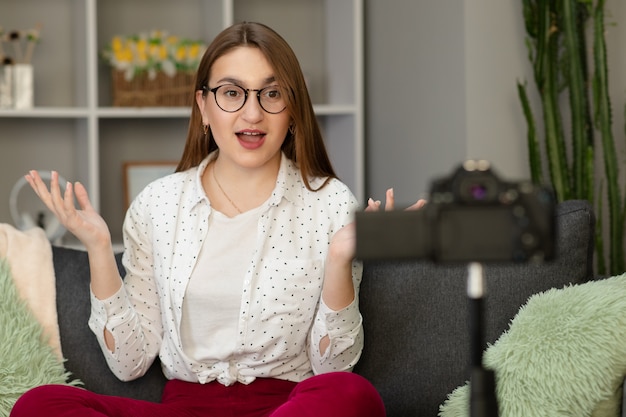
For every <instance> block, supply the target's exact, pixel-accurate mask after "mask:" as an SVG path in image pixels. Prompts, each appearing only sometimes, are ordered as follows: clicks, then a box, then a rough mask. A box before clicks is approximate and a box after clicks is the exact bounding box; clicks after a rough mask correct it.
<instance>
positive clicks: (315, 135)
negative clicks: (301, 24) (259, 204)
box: [176, 22, 337, 190]
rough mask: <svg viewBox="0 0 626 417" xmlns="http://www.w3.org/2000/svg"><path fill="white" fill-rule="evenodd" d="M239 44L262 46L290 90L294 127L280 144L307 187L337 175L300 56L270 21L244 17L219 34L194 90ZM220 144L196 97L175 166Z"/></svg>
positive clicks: (190, 164) (280, 81)
mask: <svg viewBox="0 0 626 417" xmlns="http://www.w3.org/2000/svg"><path fill="white" fill-rule="evenodd" d="M239 46H252V47H255V48H258V49H259V50H260V51H261V52H262V53H263V54H264V55H265V57H266V59H267V60H268V62H269V63H270V65H271V66H272V68H273V69H274V72H275V74H274V76H275V78H276V81H277V82H278V84H279V85H281V86H283V87H285V88H286V89H287V91H288V92H289V94H288V96H287V111H289V114H290V115H291V117H292V125H293V126H292V128H290V132H288V133H287V136H286V137H285V140H284V142H283V144H282V147H281V149H282V151H283V152H284V153H285V155H287V157H288V158H289V159H291V160H292V161H294V162H295V163H296V165H297V166H298V167H299V169H300V173H301V175H302V178H303V180H304V183H305V185H306V187H307V188H308V189H310V190H311V189H312V188H311V185H310V183H309V179H310V178H311V177H329V178H336V177H337V175H336V174H335V171H334V169H333V167H332V165H331V163H330V159H329V158H328V153H327V152H326V147H325V146H324V140H323V138H322V134H321V131H320V128H319V125H318V123H317V118H316V116H315V113H314V111H313V105H312V104H311V99H310V97H309V92H308V91H307V88H306V84H305V81H304V76H303V74H302V69H301V68H300V64H299V62H298V59H297V58H296V55H295V53H294V52H293V50H292V49H291V47H290V46H289V44H288V43H287V42H286V41H285V40H284V39H283V38H282V37H281V36H280V35H279V34H278V33H276V32H275V31H274V30H272V29H270V28H269V27H268V26H265V25H263V24H261V23H253V22H243V23H238V24H235V25H233V26H230V27H229V28H227V29H225V30H223V31H222V32H221V33H220V34H219V35H217V37H216V38H215V39H214V40H213V42H212V43H211V44H210V45H209V47H208V48H207V51H206V52H205V54H204V56H203V57H202V61H201V62H200V66H199V67H198V72H197V74H196V82H195V89H194V90H195V91H198V90H204V89H205V88H206V87H207V86H208V82H209V77H210V72H211V68H212V66H213V63H214V62H215V61H216V60H217V59H218V58H220V57H222V56H223V55H225V54H227V53H228V52H230V51H231V50H232V49H233V48H236V47H239ZM204 94H206V93H204ZM194 96H195V95H194ZM216 149H217V144H216V143H215V140H214V139H213V134H212V133H211V130H210V129H209V133H208V134H206V135H205V133H204V130H203V126H202V116H201V114H200V110H199V109H198V106H197V105H196V103H195V100H194V104H193V108H192V110H191V118H190V120H189V130H188V133H187V141H186V142H185V149H184V151H183V156H182V157H181V160H180V162H179V164H178V167H177V168H176V171H184V170H187V169H189V168H191V167H194V166H197V165H199V164H200V162H202V160H203V159H204V158H205V157H206V156H207V155H208V154H209V153H211V152H212V151H214V150H216Z"/></svg>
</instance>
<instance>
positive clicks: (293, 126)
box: [289, 123, 296, 136]
mask: <svg viewBox="0 0 626 417" xmlns="http://www.w3.org/2000/svg"><path fill="white" fill-rule="evenodd" d="M289 133H291V136H295V135H296V125H295V124H294V123H292V124H290V125H289Z"/></svg>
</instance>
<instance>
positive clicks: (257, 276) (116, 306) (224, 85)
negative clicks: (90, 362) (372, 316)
mask: <svg viewBox="0 0 626 417" xmlns="http://www.w3.org/2000/svg"><path fill="white" fill-rule="evenodd" d="M195 90H196V93H195V105H194V107H193V111H192V114H191V120H190V126H189V132H188V136H187V142H186V144H185V149H184V152H183V156H182V158H181V161H180V164H179V166H178V169H177V172H176V173H175V174H172V175H170V176H168V177H165V178H163V179H160V180H157V181H155V182H153V183H152V184H150V185H149V186H148V187H146V189H145V190H143V191H142V192H141V193H140V195H139V196H138V197H137V198H136V199H135V201H134V202H133V203H132V205H131V207H130V208H129V210H128V212H127V215H126V219H125V222H124V229H123V230H124V245H125V252H124V256H123V262H124V266H125V268H126V272H127V275H126V278H125V279H124V280H122V279H121V278H120V276H119V274H118V271H117V268H116V264H115V260H114V256H113V250H112V245H111V237H110V233H109V230H108V227H107V226H106V224H105V223H104V221H103V219H102V218H101V217H100V216H99V215H98V214H97V213H96V212H95V210H94V209H93V207H92V206H91V204H90V202H89V198H88V196H87V192H86V190H85V188H84V187H83V186H82V185H81V184H80V183H75V184H73V185H72V184H68V185H67V187H66V189H65V191H64V192H62V191H61V190H60V188H59V184H58V175H57V174H56V173H53V176H52V178H53V179H52V181H51V185H50V189H49V190H48V188H47V187H46V185H45V184H44V183H43V182H42V180H41V178H39V176H38V175H37V173H36V171H32V172H31V173H29V175H27V179H28V181H29V182H30V184H31V186H32V187H33V189H34V190H35V192H36V193H37V195H38V196H39V197H40V198H41V199H42V200H43V201H44V203H45V204H46V205H47V206H48V207H49V208H50V210H52V211H53V212H54V213H55V214H56V216H57V217H58V218H59V219H60V221H61V222H62V223H63V225H64V226H65V227H66V228H67V229H68V230H69V231H70V232H72V233H73V234H74V235H76V236H77V237H78V238H79V239H80V241H81V242H82V243H83V244H84V246H85V248H86V250H87V252H88V253H89V262H90V269H91V290H92V313H91V317H90V320H89V325H90V327H91V329H92V330H93V331H94V333H95V335H96V337H97V338H98V340H99V342H100V345H101V347H102V351H103V353H104V355H105V357H106V360H107V362H108V364H109V366H110V368H111V370H112V371H113V373H114V374H115V375H116V376H117V377H118V378H120V379H121V380H133V379H136V378H139V377H141V376H142V375H143V374H144V373H145V372H146V371H147V370H148V368H149V367H150V366H151V364H152V363H153V361H154V359H155V357H156V356H157V355H158V356H159V357H160V360H161V363H162V367H163V372H164V373H165V375H166V377H167V378H168V379H169V382H168V383H167V385H166V387H165V390H164V394H163V399H162V403H160V404H154V403H148V402H143V401H137V400H131V399H127V398H117V397H105V396H101V395H97V394H94V393H91V392H88V391H86V390H83V389H78V388H74V387H67V386H43V387H38V388H35V389H33V390H31V391H29V392H27V393H26V394H24V396H22V397H21V398H20V400H19V401H18V402H17V403H16V405H15V407H14V409H13V411H12V413H11V416H12V417H24V416H28V417H30V416H35V415H37V416H39V415H46V416H48V417H55V416H81V417H87V416H129V417H131V416H132V417H141V416H150V417H156V416H164V417H176V416H207V417H208V416H216V417H218V416H219V417H221V416H238V417H248V416H250V417H252V416H254V417H261V416H272V417H286V416H299V417H304V416H325V417H331V416H342V417H349V416H355V417H356V416H359V417H363V416H372V417H376V416H384V415H385V411H384V406H383V404H382V401H381V399H380V396H379V395H378V393H377V392H376V390H375V389H374V388H373V387H372V386H371V385H370V384H369V382H367V381H366V380H365V379H364V378H362V377H360V376H358V375H356V374H353V373H351V372H349V371H350V370H351V369H352V368H353V366H354V365H355V364H356V362H357V361H358V359H359V356H360V354H361V350H362V346H363V329H362V326H361V316H360V313H359V308H358V286H359V282H360V279H361V266H360V265H359V264H358V263H357V262H354V261H353V257H354V247H355V243H354V228H353V225H352V223H351V222H352V217H353V213H354V211H355V210H356V209H357V202H356V201H355V198H354V196H353V195H352V193H351V192H350V190H349V189H348V188H347V187H346V186H345V185H344V184H343V183H341V182H340V181H339V180H338V179H337V178H336V176H335V173H334V171H333V168H332V166H331V164H330V162H329V158H328V156H327V153H326V150H325V148H324V143H323V140H322V137H321V134H320V130H319V127H318V125H317V122H316V117H315V114H314V112H313V108H312V105H311V102H310V99H309V95H308V92H307V89H306V86H305V81H304V78H303V75H302V71H301V69H300V66H299V64H298V61H297V59H296V57H295V54H294V53H293V51H292V50H291V48H290V47H289V46H288V44H287V43H286V42H285V41H284V40H283V39H282V38H281V37H280V36H279V35H278V34H277V33H275V32H274V31H273V30H271V29H270V28H268V27H266V26H264V25H262V24H258V23H241V24H237V25H234V26H232V27H230V28H228V29H226V30H224V31H223V32H222V33H221V34H219V35H218V36H217V37H216V38H215V40H214V41H213V42H212V44H211V45H210V46H209V48H208V50H207V52H206V54H205V55H204V57H203V59H202V62H201V64H200V67H199V69H198V73H197V79H196V86H195ZM74 197H76V199H77V201H78V203H79V206H80V209H76V208H75V207H74V203H73V201H74ZM392 203H393V201H392V196H391V195H390V194H388V204H392ZM379 204H380V203H375V202H372V201H370V203H369V209H371V210H375V209H377V208H378V206H379Z"/></svg>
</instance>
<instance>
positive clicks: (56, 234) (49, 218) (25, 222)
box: [9, 171, 67, 242]
mask: <svg viewBox="0 0 626 417" xmlns="http://www.w3.org/2000/svg"><path fill="white" fill-rule="evenodd" d="M37 172H38V173H39V176H40V177H41V179H43V180H47V181H50V178H51V173H50V171H37ZM25 185H28V181H26V178H24V177H21V178H20V179H19V180H18V181H17V182H16V183H15V185H14V186H13V189H12V190H11V194H10V196H9V208H10V210H11V217H12V218H13V223H15V226H17V228H18V229H20V230H28V229H32V228H33V227H41V228H43V230H44V231H45V232H46V237H47V238H48V240H49V241H50V242H55V241H57V240H58V239H60V238H62V237H63V235H64V234H65V232H66V229H65V227H63V225H62V224H61V223H60V222H59V220H58V219H57V218H56V216H55V215H53V214H52V213H50V211H49V210H48V209H47V208H45V206H44V210H45V212H43V213H44V216H43V218H42V219H41V220H40V221H39V223H43V224H38V222H37V221H36V220H35V219H34V218H33V216H32V214H30V213H28V212H25V213H19V210H18V208H17V207H18V204H17V200H18V196H19V194H20V191H21V190H22V188H24V186H25ZM66 185H67V181H66V180H65V178H63V177H61V176H60V175H59V186H60V187H61V189H64V188H65V186H66ZM40 213H42V212H40Z"/></svg>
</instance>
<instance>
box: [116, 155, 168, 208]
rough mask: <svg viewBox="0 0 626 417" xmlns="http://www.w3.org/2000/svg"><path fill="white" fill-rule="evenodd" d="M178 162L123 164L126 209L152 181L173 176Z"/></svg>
mask: <svg viewBox="0 0 626 417" xmlns="http://www.w3.org/2000/svg"><path fill="white" fill-rule="evenodd" d="M177 166H178V162H177V161H127V162H124V164H123V173H122V175H123V181H124V207H125V208H126V209H128V207H129V206H130V203H131V202H132V201H133V199H134V198H135V197H137V194H139V193H140V192H141V190H143V189H144V188H145V187H146V186H147V185H148V184H150V183H151V182H152V181H154V180H156V179H159V178H161V177H164V176H166V175H169V174H173V173H174V172H175V171H176V167H177Z"/></svg>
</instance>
